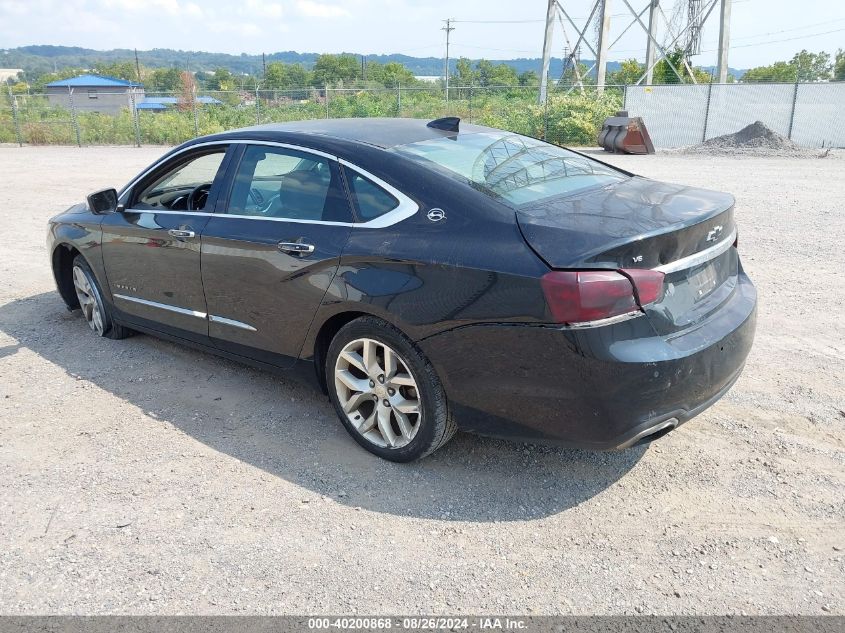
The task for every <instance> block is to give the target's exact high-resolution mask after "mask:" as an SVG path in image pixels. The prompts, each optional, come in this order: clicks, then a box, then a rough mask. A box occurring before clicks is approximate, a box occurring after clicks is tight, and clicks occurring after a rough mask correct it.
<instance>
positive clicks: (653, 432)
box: [631, 418, 678, 446]
mask: <svg viewBox="0 0 845 633" xmlns="http://www.w3.org/2000/svg"><path fill="white" fill-rule="evenodd" d="M677 427H678V419H677V418H669V419H668V420H664V421H663V422H660V423H659V424H655V425H654V426H653V427H651V428H650V429H647V430H646V431H645V432H643V434H642V435H641V436H640V437H639V438H637V441H636V442H634V443H633V444H632V445H631V446H643V445H645V444H650V443H651V442H653V441H654V440H658V439H660V438H661V437H663V436H664V435H667V434H669V433H671V432H672V431H674V430H675V429H676V428H677Z"/></svg>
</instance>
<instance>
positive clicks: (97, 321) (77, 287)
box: [71, 255, 132, 339]
mask: <svg viewBox="0 0 845 633" xmlns="http://www.w3.org/2000/svg"><path fill="white" fill-rule="evenodd" d="M71 277H72V278H73V289H74V291H75V292H76V298H77V300H78V301H79V309H80V310H81V312H82V316H83V317H84V318H85V321H86V322H87V323H88V327H90V328H91V331H92V332H94V334H96V335H97V336H104V337H105V338H111V339H121V338H126V337H127V336H129V335H130V334H131V333H132V332H131V330H129V329H128V328H125V327H123V326H122V325H118V324H117V323H115V322H114V320H113V319H112V316H111V311H110V310H109V307H108V305H107V304H106V302H105V301H103V294H102V293H101V292H100V287H99V286H98V285H97V278H96V277H94V273H93V272H92V271H91V267H90V266H89V265H88V262H86V261H85V258H84V257H82V256H81V255H77V256H76V257H75V258H74V259H73V270H72V272H71Z"/></svg>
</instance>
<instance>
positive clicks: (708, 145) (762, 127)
mask: <svg viewBox="0 0 845 633" xmlns="http://www.w3.org/2000/svg"><path fill="white" fill-rule="evenodd" d="M682 151H683V152H684V153H685V154H749V155H758V156H760V155H762V156H795V157H798V156H817V155H818V154H819V152H818V151H816V150H810V149H805V148H802V147H800V146H799V145H798V144H797V143H795V142H793V141H791V140H790V139H788V138H786V137H785V136H781V135H780V134H778V133H777V132H775V131H774V130H773V129H772V128H770V127H769V126H768V125H766V124H765V123H763V122H762V121H755V122H754V123H752V124H751V125H746V126H745V127H744V128H742V129H741V130H740V131H739V132H734V133H733V134H724V135H722V136H716V137H714V138H711V139H709V140H707V141H704V142H703V143H700V144H698V145H693V146H691V147H686V148H684V149H683V150H682Z"/></svg>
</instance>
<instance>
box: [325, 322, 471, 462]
mask: <svg viewBox="0 0 845 633" xmlns="http://www.w3.org/2000/svg"><path fill="white" fill-rule="evenodd" d="M326 382H327V386H328V390H329V395H330V397H331V400H332V403H333V404H334V406H335V409H336V410H337V414H338V416H339V417H340V420H341V422H343V425H344V426H345V427H346V430H347V431H349V433H350V435H352V437H353V438H355V440H356V441H357V442H358V443H359V444H360V445H361V446H363V447H364V448H366V449H367V450H368V451H370V452H372V453H375V454H376V455H378V456H379V457H383V458H385V459H389V460H391V461H396V462H409V461H413V460H415V459H419V458H420V457H424V456H425V455H428V454H430V453H432V452H434V451H435V450H437V449H438V448H440V447H441V446H442V445H443V444H445V443H446V442H448V441H449V439H451V437H452V436H453V435H454V434H455V430H456V427H455V424H454V422H453V421H452V417H451V415H450V413H449V408H448V404H447V402H446V395H445V393H444V391H443V387H442V385H441V383H440V379H439V378H438V376H437V372H436V371H435V370H434V367H433V366H432V365H431V363H430V362H429V361H428V359H427V358H426V357H425V356H424V355H423V354H422V352H421V351H420V350H418V349H417V348H416V347H415V346H414V344H413V343H412V342H411V341H410V340H409V339H408V338H407V337H406V336H405V335H404V334H402V333H401V332H400V331H399V330H397V329H396V328H394V327H393V326H391V325H390V324H388V323H386V322H384V321H382V320H380V319H376V318H374V317H361V318H359V319H355V320H354V321H351V322H350V323H348V324H347V325H345V326H344V327H343V328H341V330H340V331H339V332H338V333H337V334H336V335H335V337H334V339H333V340H332V342H331V344H330V345H329V350H328V354H327V355H326Z"/></svg>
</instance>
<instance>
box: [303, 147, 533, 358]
mask: <svg viewBox="0 0 845 633" xmlns="http://www.w3.org/2000/svg"><path fill="white" fill-rule="evenodd" d="M363 153H364V154H366V155H363V156H362V155H359V156H357V157H355V158H347V160H350V161H351V162H354V163H355V164H358V165H360V166H361V167H363V168H365V169H367V170H368V171H371V172H372V173H374V174H375V175H377V176H378V177H380V178H382V179H383V180H385V181H387V182H388V183H389V184H391V185H393V186H394V187H396V188H397V189H399V190H400V191H402V192H403V193H405V194H406V195H407V196H409V197H410V198H411V199H413V200H414V202H416V203H417V204H418V205H419V211H418V212H417V213H416V214H415V215H413V216H412V217H410V218H408V219H406V220H404V221H401V222H399V223H397V224H395V225H393V226H390V227H387V228H382V229H368V228H359V227H356V228H353V229H352V231H351V233H350V237H349V241H348V242H347V245H346V248H345V249H344V252H343V255H342V256H341V261H340V267H339V269H338V272H337V275H336V276H335V278H334V280H333V282H332V284H331V286H330V287H329V289H328V292H327V294H326V297H325V299H324V300H323V303H322V305H321V306H320V309H319V310H318V313H317V315H316V318H315V321H314V325H313V326H312V328H311V331H310V332H309V336H308V339H307V340H306V343H305V346H304V348H303V357H306V358H308V357H310V354H312V353H313V351H314V341H315V339H316V336H317V334H318V332H319V330H320V328H321V327H322V324H324V323H325V322H326V321H327V320H328V319H330V318H331V317H333V316H335V315H337V314H339V313H342V312H364V313H368V314H373V315H375V316H378V317H381V318H383V319H384V320H386V321H388V322H390V323H392V324H394V325H395V326H396V327H398V328H399V329H401V330H402V331H403V332H405V334H407V335H408V336H409V337H410V338H411V339H413V340H420V339H422V338H425V337H426V336H431V335H432V334H436V333H438V332H442V331H445V330H448V329H451V328H455V327H459V326H461V325H464V324H468V323H479V322H536V321H542V320H544V311H545V301H544V299H543V295H542V291H541V289H540V286H539V284H538V283H537V278H538V277H539V276H541V275H542V274H544V273H545V272H547V271H548V268H547V267H546V265H545V264H543V263H542V262H541V261H540V259H539V258H538V257H537V256H536V255H535V254H534V252H533V251H531V249H530V248H529V247H528V246H527V244H526V243H525V240H524V239H523V238H522V235H521V234H520V232H519V227H518V226H517V224H516V220H515V216H514V212H513V210H512V209H509V208H508V207H506V206H504V205H501V204H499V203H497V202H495V201H494V200H492V199H490V198H489V197H488V196H486V195H484V194H481V193H480V192H477V191H475V190H473V189H472V188H470V187H469V186H467V185H465V184H463V183H460V182H457V181H455V180H452V179H450V178H446V177H444V176H442V175H440V174H437V173H435V172H433V171H429V170H426V169H424V168H421V167H420V166H419V165H417V164H416V163H413V162H412V161H409V160H407V159H404V158H402V157H400V156H397V155H396V154H392V153H390V152H385V151H383V150H377V149H375V148H373V149H370V148H367V150H366V152H363ZM432 208H439V209H442V210H443V211H444V212H445V219H443V220H440V221H432V220H429V219H428V217H427V214H428V211H429V210H431V209H432Z"/></svg>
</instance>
